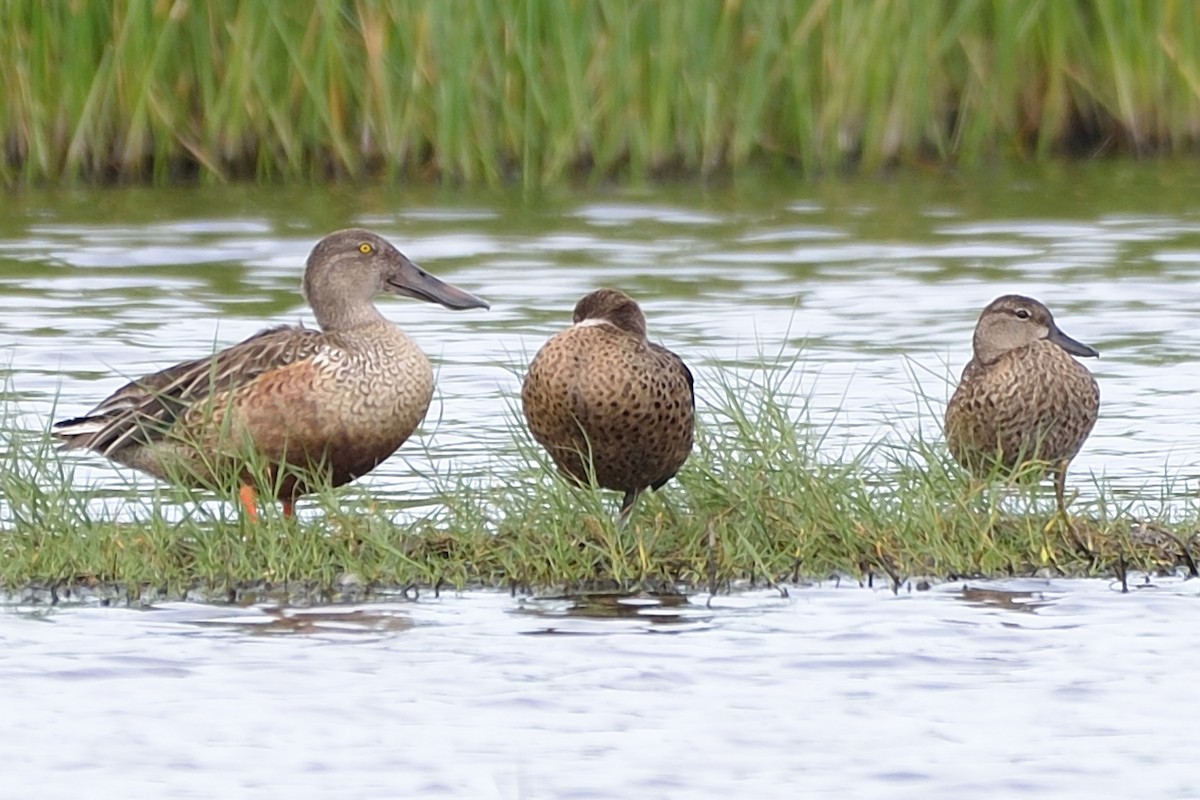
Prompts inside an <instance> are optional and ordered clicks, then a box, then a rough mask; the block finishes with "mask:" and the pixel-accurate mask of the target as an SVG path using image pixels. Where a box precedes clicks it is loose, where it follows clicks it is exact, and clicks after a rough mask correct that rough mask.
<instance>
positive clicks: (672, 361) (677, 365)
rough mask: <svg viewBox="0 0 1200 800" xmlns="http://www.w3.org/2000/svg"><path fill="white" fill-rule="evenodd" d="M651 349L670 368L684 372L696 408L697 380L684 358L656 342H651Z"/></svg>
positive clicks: (693, 405)
mask: <svg viewBox="0 0 1200 800" xmlns="http://www.w3.org/2000/svg"><path fill="white" fill-rule="evenodd" d="M650 349H651V350H652V351H653V352H654V353H655V354H657V355H658V357H659V359H660V361H661V362H662V363H664V364H666V365H668V366H669V367H670V368H672V369H675V370H676V371H678V372H681V373H682V374H683V377H684V378H686V379H687V385H688V392H689V394H690V396H691V399H692V407H693V408H695V406H696V381H695V379H694V378H692V371H691V370H690V369H688V365H687V364H685V363H683V359H682V358H680V357H679V356H678V355H677V354H675V353H674V352H673V351H671V350H668V349H667V348H665V347H663V346H662V345H661V344H655V343H654V342H650Z"/></svg>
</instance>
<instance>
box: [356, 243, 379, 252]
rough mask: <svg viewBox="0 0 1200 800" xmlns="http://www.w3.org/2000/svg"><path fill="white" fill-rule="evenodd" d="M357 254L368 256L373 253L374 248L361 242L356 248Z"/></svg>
mask: <svg viewBox="0 0 1200 800" xmlns="http://www.w3.org/2000/svg"><path fill="white" fill-rule="evenodd" d="M358 252H360V253H362V254H363V255H369V254H371V253H373V252H375V248H374V247H371V245H369V244H367V243H366V242H363V243H362V244H360V245H359V246H358Z"/></svg>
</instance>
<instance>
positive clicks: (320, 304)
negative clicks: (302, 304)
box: [304, 228, 488, 330]
mask: <svg viewBox="0 0 1200 800" xmlns="http://www.w3.org/2000/svg"><path fill="white" fill-rule="evenodd" d="M377 294H398V295H403V296H405V297H415V298H416V299H418V300H425V301H426V302H430V303H438V304H440V305H443V306H445V307H446V308H450V309H455V310H459V309H466V308H487V307H488V304H487V303H486V302H485V301H483V300H481V299H480V298H478V297H476V296H475V295H473V294H471V293H470V292H466V291H463V290H462V289H459V288H458V287H456V286H451V285H450V284H448V283H446V282H445V281H441V280H438V279H437V278H435V277H433V276H432V275H430V274H429V273H428V272H426V271H425V270H423V269H421V268H420V267H418V266H417V265H416V264H414V263H413V262H412V261H410V260H409V259H408V257H407V256H405V255H404V254H403V253H401V252H400V251H399V250H397V249H396V248H395V247H394V246H393V245H392V243H391V242H389V241H388V240H387V239H384V238H383V237H382V236H380V235H379V234H376V233H372V232H371V231H368V230H363V229H362V228H347V229H346V230H341V231H336V232H334V233H331V234H329V235H328V236H326V237H325V238H324V239H322V240H321V241H319V242H317V245H316V247H314V248H313V250H312V253H311V254H309V256H308V265H307V266H306V267H305V270H304V297H305V299H307V300H308V304H309V305H310V306H311V307H312V310H313V314H315V315H316V317H317V323H318V324H319V325H320V326H321V328H322V329H323V330H334V329H338V328H350V327H354V326H356V325H361V324H364V323H367V322H373V321H377V320H378V319H379V318H380V314H379V312H378V311H376V310H375V306H374V303H373V300H374V298H375V295H377Z"/></svg>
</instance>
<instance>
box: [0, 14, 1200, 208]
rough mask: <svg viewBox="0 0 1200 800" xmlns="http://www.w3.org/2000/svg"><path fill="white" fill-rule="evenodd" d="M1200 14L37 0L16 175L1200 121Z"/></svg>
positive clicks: (236, 168) (15, 17) (816, 146)
mask: <svg viewBox="0 0 1200 800" xmlns="http://www.w3.org/2000/svg"><path fill="white" fill-rule="evenodd" d="M1198 42H1200V16H1198V15H1197V14H1195V13H1194V8H1193V7H1192V5H1191V4H1190V3H1186V2H1184V3H1180V2H1169V3H1168V2H1160V0H1133V1H1132V2H1128V1H1127V0H1092V2H1086V3H1085V2H1070V1H1069V0H1067V1H1065V2H1044V3H1014V2H1010V0H962V1H961V2H957V1H956V2H940V1H939V2H922V3H895V2H890V0H856V1H855V2H838V3H830V2H825V0H810V1H808V2H787V3H742V2H736V1H735V0H695V2H688V3H654V2H626V1H625V0H600V1H599V2H564V3H546V2H541V1H540V0H503V1H502V2H483V0H468V1H467V2H455V3H446V2H443V1H442V0H405V1H404V2H356V3H347V2H343V1H342V0H316V1H315V2H311V3H244V2H239V0H212V2H207V3H202V4H198V3H190V4H189V3H185V2H182V1H177V2H151V1H150V0H137V1H136V2H129V3H121V4H116V5H106V4H79V3H43V2H38V1H37V0H18V1H17V2H14V3H10V4H9V5H8V6H7V7H6V25H5V26H4V28H3V30H0V76H2V77H3V80H4V85H5V87H6V102H5V103H4V104H3V105H2V106H0V134H2V135H3V139H4V142H5V143H6V147H5V150H4V156H3V157H2V158H0V182H3V183H5V184H13V183H18V182H33V181H47V180H49V181H60V180H67V181H72V180H109V179H120V180H130V179H133V180H138V179H151V180H155V181H167V180H172V179H177V178H180V177H192V176H196V175H199V176H201V177H202V178H204V179H207V180H224V179H227V178H232V177H253V178H258V179H275V178H311V177H329V176H334V177H337V176H353V177H362V176H366V175H369V174H377V175H383V176H386V177H390V178H394V177H398V176H407V177H414V176H415V177H422V176H423V177H430V176H433V177H438V178H441V179H446V180H453V181H463V182H468V183H487V184H498V183H502V182H510V181H521V182H524V183H525V184H526V185H530V186H533V185H540V184H549V183H554V182H558V181H562V180H564V179H566V178H571V177H574V176H578V175H581V174H582V175H586V176H589V177H592V178H604V177H608V176H613V175H620V176H628V177H632V178H644V177H646V176H649V175H655V174H662V173H669V172H675V171H683V172H687V173H693V174H708V173H712V172H715V171H718V170H737V169H739V168H741V167H744V166H747V165H750V164H753V163H755V162H764V161H766V162H772V163H779V162H787V163H793V164H798V165H800V166H801V167H802V168H803V169H804V170H806V171H808V172H810V173H812V172H820V171H825V170H831V169H843V168H846V167H849V166H861V167H863V168H866V169H874V168H877V167H879V166H882V165H886V164H891V163H896V162H919V161H925V160H928V159H930V158H933V159H936V160H944V161H951V162H955V163H970V162H979V161H983V160H987V159H991V158H994V157H996V156H1001V157H1013V158H1018V159H1024V158H1030V157H1045V156H1048V155H1053V154H1060V153H1075V154H1092V153H1096V152H1130V153H1136V154H1146V153H1151V152H1170V151H1183V150H1189V149H1193V148H1194V147H1195V146H1196V143H1197V140H1198V138H1200V47H1197V46H1196V45H1197V43H1198Z"/></svg>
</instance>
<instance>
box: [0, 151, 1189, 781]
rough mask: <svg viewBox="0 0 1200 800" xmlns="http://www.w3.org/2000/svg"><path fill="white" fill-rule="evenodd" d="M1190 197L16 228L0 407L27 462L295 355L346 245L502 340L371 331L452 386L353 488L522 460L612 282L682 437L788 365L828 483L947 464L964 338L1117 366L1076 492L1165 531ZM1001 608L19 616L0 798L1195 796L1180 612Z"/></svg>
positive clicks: (99, 216) (82, 199) (461, 326)
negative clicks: (127, 394) (721, 396)
mask: <svg viewBox="0 0 1200 800" xmlns="http://www.w3.org/2000/svg"><path fill="white" fill-rule="evenodd" d="M1198 185H1200V166H1197V165H1194V164H1188V163H1181V164H1163V163H1155V164H1147V165H1087V166H1077V167H1066V168H1055V169H1052V170H1048V171H1039V172H1032V171H1031V172H1021V173H1013V172H1004V173H994V174H983V175H979V174H977V175H973V176H969V177H968V176H958V175H915V174H906V175H898V176H895V177H893V178H891V179H887V180H874V181H838V182H828V183H807V184H791V185H780V184H777V183H772V182H771V181H766V180H757V179H755V180H744V181H738V182H736V183H734V184H732V185H727V186H721V187H710V188H698V187H696V186H686V187H659V188H655V189H653V190H629V189H609V188H598V189H592V190H579V191H570V192H562V193H557V194H552V195H549V196H546V197H539V198H532V199H531V198H526V197H521V196H518V195H516V194H513V195H506V194H495V195H481V194H466V193H460V192H456V191H451V190H443V191H431V190H411V191H409V190H404V191H402V190H401V189H399V188H388V189H384V188H361V189H354V188H342V189H335V190H328V189H292V190H288V191H286V192H285V191H280V190H266V189H253V188H195V189H178V190H169V191H167V190H141V189H130V190H116V189H114V190H107V191H98V192H80V193H72V192H63V193H28V194H23V195H13V196H9V197H8V198H6V199H7V207H6V213H5V214H4V215H0V304H2V308H3V313H2V314H0V348H3V349H4V351H6V353H7V356H6V357H5V358H4V359H2V360H0V373H7V381H6V386H5V387H0V391H5V392H6V393H7V396H8V415H9V416H8V423H9V424H10V425H16V426H19V427H20V428H22V429H24V430H25V431H26V432H30V433H31V434H34V433H36V432H38V431H44V430H45V428H46V426H47V424H48V421H49V420H50V419H51V418H52V417H53V416H56V415H57V416H68V415H76V414H79V413H82V412H83V411H86V410H87V409H88V408H90V407H91V406H92V405H93V404H94V403H96V402H97V401H99V400H100V399H102V398H103V397H104V396H106V395H107V394H108V393H109V392H111V391H112V390H114V389H115V388H117V387H118V386H119V385H120V384H121V383H122V382H123V381H124V380H126V379H128V378H130V377H133V376H136V375H139V374H141V373H144V372H146V371H149V370H153V369H157V368H161V367H165V366H168V365H170V364H172V363H175V362H177V361H180V360H184V359H187V358H192V357H196V356H198V355H202V354H204V353H206V352H210V351H211V349H212V348H213V346H214V345H218V346H223V345H227V344H231V343H234V342H236V341H238V340H240V339H242V338H244V337H246V336H248V335H250V334H252V333H254V332H256V331H257V330H259V329H260V328H262V327H265V326H266V325H269V324H277V323H280V322H294V321H297V320H311V318H310V316H309V315H308V313H307V310H306V309H305V308H304V306H303V304H302V302H301V300H300V297H299V292H298V285H299V279H300V272H301V269H302V264H303V261H304V258H305V257H306V255H307V254H308V251H309V250H310V248H311V247H312V245H313V243H314V242H315V241H316V240H317V239H318V238H320V236H321V235H323V234H324V233H327V232H329V231H331V230H333V229H336V228H339V227H344V226H347V225H351V224H356V225H364V226H368V227H371V228H374V229H376V230H378V231H380V232H381V233H383V234H385V235H387V236H389V237H390V238H392V239H393V240H394V241H395V242H396V243H397V244H398V245H400V247H401V248H402V249H403V250H405V251H406V252H407V253H408V254H409V255H410V256H412V257H413V258H414V259H415V260H417V261H418V262H420V263H421V264H422V265H423V266H425V267H426V268H428V269H429V270H430V271H432V272H434V273H436V274H437V275H439V276H441V277H443V278H445V279H447V280H449V281H451V282H453V283H456V284H458V285H460V286H462V287H464V288H466V289H468V290H469V291H472V292H475V293H477V294H479V295H481V296H483V297H485V298H487V299H488V300H490V301H491V303H492V309H491V310H490V311H487V312H484V311H470V312H458V313H456V312H450V311H447V310H445V309H442V308H440V307H435V306H431V305H427V304H422V303H417V302H412V301H404V300H382V301H381V307H382V308H383V309H384V311H385V313H386V314H387V315H388V316H389V317H391V318H392V319H393V320H395V321H397V322H398V323H400V324H401V325H403V326H404V327H405V328H406V329H407V330H408V331H409V333H410V334H412V336H413V337H414V338H415V339H416V340H417V341H418V342H419V343H420V344H421V346H422V347H423V348H424V349H425V350H426V351H427V352H428V353H429V354H430V355H431V357H432V358H433V359H434V360H435V362H436V364H437V368H438V385H439V394H438V396H437V398H436V399H435V402H434V407H433V409H432V410H431V412H430V416H429V419H428V420H427V422H426V424H425V426H424V427H423V429H422V430H421V432H420V434H419V436H417V437H415V439H414V441H411V442H409V443H408V444H407V445H406V446H405V447H404V448H403V450H402V452H401V454H400V455H398V456H395V457H393V458H392V459H390V460H388V461H387V462H386V463H385V464H384V465H382V466H381V467H380V468H379V469H378V470H376V471H375V472H374V473H372V474H371V475H370V476H368V477H367V478H366V479H365V480H364V481H363V482H362V483H363V484H364V486H365V489H366V491H369V492H371V493H372V494H373V495H375V496H377V497H379V498H381V499H384V500H387V501H399V500H402V499H403V500H408V499H411V498H417V499H418V500H419V499H420V498H422V497H423V496H426V495H428V493H429V480H428V476H429V475H430V474H431V473H438V474H446V473H448V472H463V473H467V474H474V475H479V476H480V477H482V478H486V477H487V476H486V469H487V464H488V458H489V454H490V453H495V452H505V451H508V450H509V449H511V448H512V446H513V445H512V438H511V433H510V431H509V430H508V426H509V424H510V423H511V422H512V421H513V418H512V411H511V403H512V398H513V396H514V393H515V391H516V388H517V386H518V382H519V377H518V376H519V373H520V369H521V368H522V366H523V365H524V364H525V363H527V361H528V358H529V357H530V356H532V354H533V352H534V351H536V349H537V348H538V347H539V346H540V345H541V344H542V342H544V341H545V340H546V338H547V337H549V336H550V335H552V334H553V333H554V332H556V331H557V330H559V329H561V328H563V327H565V326H566V325H567V324H568V323H569V321H570V312H571V307H572V306H573V304H574V302H575V301H576V300H577V299H578V297H579V296H581V295H582V294H583V293H585V292H586V291H588V290H590V289H591V288H593V287H596V286H598V285H609V286H617V287H620V288H623V289H625V290H627V291H629V292H630V293H632V294H633V295H634V296H635V297H637V298H638V299H639V300H640V301H642V304H643V307H644V308H645V310H646V313H647V316H648V318H649V321H650V326H651V335H652V337H653V338H655V339H657V340H659V341H661V342H663V343H665V344H667V345H668V346H670V347H672V348H673V349H675V350H676V351H678V352H679V353H681V354H682V355H683V356H684V358H685V359H686V360H688V361H689V362H690V363H691V364H692V365H693V367H694V368H695V372H696V376H697V389H698V392H699V395H700V400H701V405H702V406H703V405H704V404H705V403H706V402H707V401H708V400H709V399H710V398H712V397H714V396H715V392H714V390H713V384H714V382H715V376H716V375H717V374H718V369H726V370H729V369H737V370H743V371H744V370H751V369H754V368H755V364H756V363H759V362H762V361H767V362H775V363H782V364H783V365H785V366H791V365H792V363H793V361H795V362H796V365H797V367H798V369H797V370H796V372H795V374H796V375H797V376H798V382H799V386H798V388H799V389H800V396H798V397H797V398H796V400H795V402H796V408H795V411H796V414H797V415H798V416H799V415H800V413H801V411H800V409H801V405H802V404H803V403H805V402H807V406H808V409H807V413H808V416H809V418H810V419H811V420H812V422H813V423H814V424H816V425H817V426H819V427H820V428H822V429H828V439H827V446H829V447H831V448H835V449H837V448H841V447H850V448H851V449H853V448H854V447H857V446H862V445H865V444H867V443H869V442H872V441H876V440H877V439H879V438H880V437H899V438H901V439H904V438H907V437H909V436H911V435H912V434H913V432H914V431H916V430H918V429H920V430H921V431H922V432H923V435H924V436H925V437H926V438H928V439H931V440H936V438H937V437H938V435H939V434H938V430H939V427H940V426H939V418H940V414H941V412H942V408H943V405H944V401H945V399H946V398H947V397H948V395H949V391H950V388H951V386H952V382H953V380H954V376H955V375H956V374H957V372H958V371H959V370H960V369H961V367H962V365H963V364H964V363H965V362H966V361H967V359H968V358H969V354H970V337H971V330H972V328H973V326H974V322H975V319H976V317H977V315H978V313H979V310H980V309H981V308H982V307H983V306H984V305H985V304H986V303H987V302H988V301H990V300H991V299H992V298H993V297H995V296H996V295H999V294H1001V293H1006V292H1011V291H1018V292H1022V293H1027V294H1032V295H1034V296H1036V297H1039V298H1040V299H1042V300H1044V301H1045V302H1046V303H1047V304H1048V305H1049V306H1050V307H1051V309H1052V310H1053V311H1054V312H1055V314H1056V316H1057V319H1058V321H1059V323H1060V325H1061V326H1062V327H1063V329H1064V330H1065V331H1066V332H1067V333H1069V334H1070V335H1072V336H1074V337H1075V338H1077V339H1080V340H1081V341H1084V342H1086V343H1088V344H1090V345H1092V346H1094V347H1096V348H1097V349H1098V350H1100V352H1101V354H1102V357H1101V359H1100V360H1099V361H1090V362H1088V365H1089V367H1090V368H1091V369H1093V370H1094V372H1095V373H1096V375H1097V376H1098V378H1099V381H1100V384H1101V390H1102V395H1103V405H1102V409H1101V416H1100V421H1099V422H1098V424H1097V426H1096V429H1095V431H1094V433H1093V435H1092V437H1091V439H1090V440H1089V442H1088V444H1087V446H1086V447H1085V448H1084V450H1083V452H1082V454H1081V455H1080V457H1079V458H1078V459H1077V461H1076V464H1075V467H1074V469H1073V472H1072V482H1073V483H1074V484H1075V486H1076V487H1078V488H1081V489H1082V490H1083V491H1084V492H1087V491H1088V486H1089V485H1090V484H1091V478H1090V476H1095V477H1096V478H1097V479H1099V480H1104V481H1108V482H1110V483H1111V484H1112V485H1113V486H1115V487H1116V488H1117V489H1118V490H1119V491H1120V492H1122V493H1123V494H1124V495H1125V496H1128V497H1131V498H1134V499H1136V498H1138V497H1148V498H1150V499H1154V498H1157V497H1158V496H1159V495H1160V494H1161V493H1163V492H1164V491H1168V492H1170V493H1173V494H1174V495H1175V496H1177V497H1180V498H1184V497H1188V496H1191V495H1194V494H1195V492H1196V486H1195V479H1196V475H1197V464H1198V463H1200V425H1197V424H1196V414H1195V407H1196V404H1195V400H1194V397H1195V395H1196V392H1197V389H1198V388H1200V370H1197V369H1195V368H1194V366H1193V362H1194V360H1195V358H1196V356H1197V355H1198V354H1200V329H1198V328H1197V326H1196V324H1195V319H1196V313H1197V312H1196V309H1197V308H1200V281H1197V280H1196V275H1197V272H1198V267H1200V199H1198V198H1200V195H1197V193H1196V190H1195V187H1196V186H1198ZM797 359H798V360H797ZM702 413H703V411H702ZM70 458H71V459H72V461H71V463H72V464H74V465H75V466H76V472H75V479H76V481H77V482H78V483H79V484H80V485H81V486H89V487H100V488H101V489H103V490H107V489H108V488H112V489H121V490H122V495H123V496H126V497H132V501H133V502H135V503H136V502H137V498H138V496H139V493H140V492H143V491H148V490H149V489H150V487H152V486H153V483H152V482H151V481H149V480H145V479H141V478H135V477H131V476H130V475H128V474H127V473H124V472H122V471H118V470H115V469H113V468H112V467H111V466H109V465H107V464H105V463H104V462H102V461H100V460H99V459H96V458H93V457H88V456H74V455H72V456H71V457H70ZM1164 484H1165V485H1166V486H1165V487H1164ZM130 485H132V486H133V487H134V489H135V491H134V492H133V493H132V494H131V493H130V492H129V491H128V487H129V486H130ZM988 588H989V589H995V590H997V591H990V590H989V591H978V590H976V588H974V587H973V588H972V589H971V590H969V591H968V590H967V589H965V588H964V586H962V585H961V584H951V585H946V586H939V587H935V588H934V589H933V590H932V591H929V592H911V593H902V594H901V595H898V596H895V595H892V594H891V593H887V592H879V591H872V590H868V589H862V588H857V587H841V588H838V587H835V586H833V585H822V586H815V587H792V588H791V590H790V596H789V597H786V598H784V597H780V596H779V595H778V594H775V593H746V594H739V595H734V596H732V597H719V598H716V599H715V600H714V601H713V604H712V606H711V607H708V606H706V605H705V603H704V601H705V599H706V598H691V599H690V600H688V601H686V602H682V603H681V602H671V603H665V602H652V601H648V600H647V601H643V602H641V603H640V604H639V603H634V602H632V601H622V602H616V601H613V600H612V599H609V600H607V601H600V600H597V601H595V602H591V603H584V604H580V603H579V602H578V601H568V600H554V599H513V598H510V597H508V596H506V595H498V594H488V593H469V594H465V595H445V596H443V597H441V598H432V597H430V596H423V597H422V598H421V599H420V600H419V601H418V602H415V603H413V602H397V603H395V604H387V603H381V604H375V605H370V606H363V607H354V608H346V607H332V608H324V609H316V610H288V609H274V608H269V607H256V608H248V609H236V608H220V607H210V606H203V605H198V604H196V605H192V604H178V605H168V606H162V607H156V608H152V609H146V610H131V609H112V608H80V607H75V608H65V609H55V610H52V611H44V610H41V609H38V608H34V607H27V606H19V605H17V606H11V607H9V608H8V610H7V611H6V613H3V614H0V687H2V688H0V707H2V708H3V709H4V718H5V719H6V720H7V721H8V723H9V724H8V729H7V734H6V735H5V736H2V737H0V764H4V765H6V778H5V781H6V785H8V786H20V787H21V788H22V791H21V794H22V796H30V797H57V796H63V795H64V794H68V793H70V794H77V793H79V792H81V791H86V792H87V793H88V794H91V795H97V796H112V795H116V794H123V795H125V796H170V797H217V796H221V797H237V796H261V797H279V796H292V797H305V796H317V795H321V796H330V795H337V796H348V797H396V796H408V797H436V796H446V797H504V798H507V797H514V798H515V797H528V798H539V797H545V798H564V797H578V798H599V797H618V796H619V797H639V798H640V797H685V796H686V797H721V798H731V797H800V796H829V797H832V796H838V797H885V796H886V797H923V798H930V797H947V798H949V797H954V798H958V797H963V796H968V795H978V796H988V797H992V796H999V797H1005V796H1018V795H1021V796H1030V797H1051V796H1053V797H1113V796H1122V797H1127V796H1129V795H1130V794H1135V793H1136V794H1137V795H1140V796H1146V797H1195V796H1197V794H1198V792H1197V790H1196V788H1195V779H1194V773H1195V770H1194V766H1193V764H1194V762H1195V758H1194V751H1195V747H1194V739H1195V736H1194V734H1195V722H1194V709H1195V708H1196V706H1197V701H1198V700H1200V697H1198V695H1200V689H1198V688H1197V687H1198V686H1200V683H1198V682H1197V680H1196V677H1195V676H1196V675H1197V674H1198V667H1200V663H1198V662H1200V647H1198V644H1197V641H1196V639H1197V636H1198V635H1200V634H1197V633H1196V631H1200V613H1198V612H1197V609H1198V608H1200V606H1198V605H1197V594H1198V590H1197V587H1196V585H1195V582H1180V581H1173V580H1171V581H1165V582H1164V581H1159V582H1158V583H1156V584H1154V585H1152V586H1149V587H1143V588H1141V589H1139V590H1137V591H1135V592H1133V593H1131V594H1128V595H1123V594H1120V593H1118V592H1116V591H1114V589H1113V587H1112V586H1110V585H1108V584H1106V583H1098V582H1091V581H1076V582H1061V583H1052V584H1047V583H1038V582H1023V583H1019V584H1002V585H993V586H991V587H988ZM1193 617H1195V618H1193Z"/></svg>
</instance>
